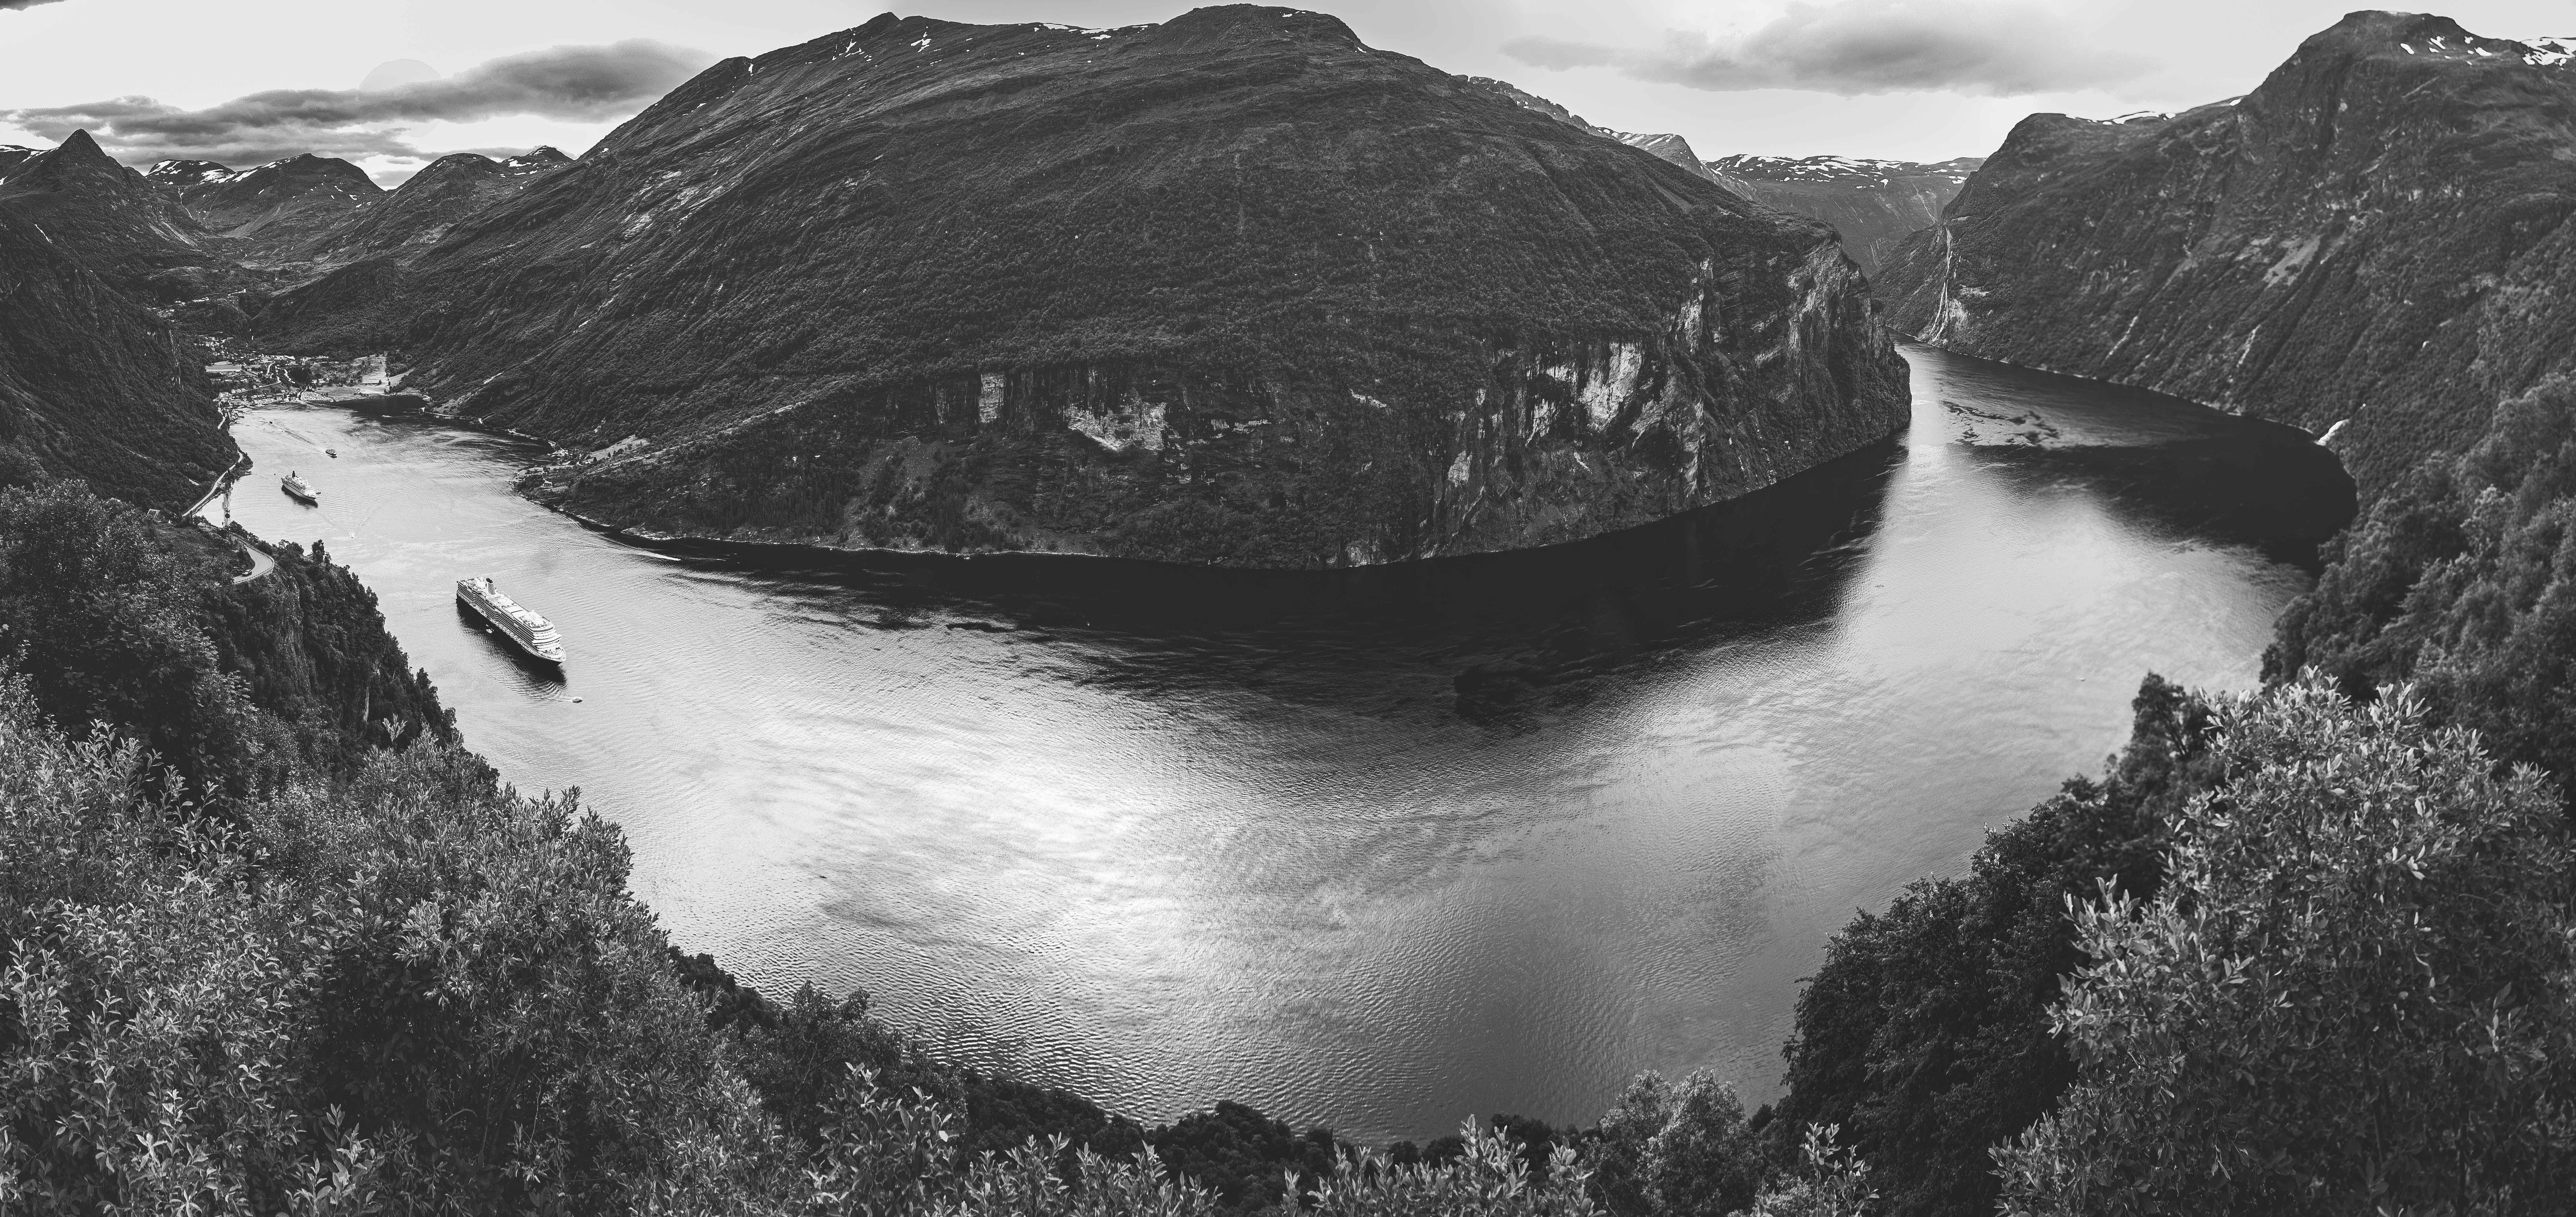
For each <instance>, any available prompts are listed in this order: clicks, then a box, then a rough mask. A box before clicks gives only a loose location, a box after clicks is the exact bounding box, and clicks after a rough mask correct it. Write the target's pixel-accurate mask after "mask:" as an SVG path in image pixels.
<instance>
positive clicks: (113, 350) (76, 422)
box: [0, 204, 237, 508]
mask: <svg viewBox="0 0 2576 1217" xmlns="http://www.w3.org/2000/svg"><path fill="white" fill-rule="evenodd" d="M221 424H222V418H221V416H220V415H219V414H218V413H217V412H216V410H215V405H214V401H213V399H212V397H211V396H210V394H209V393H208V391H207V386H206V383H205V374H204V372H203V370H202V368H201V366H200V365H199V364H198V362H197V360H196V352H195V349H194V348H193V346H191V345H189V344H187V343H185V342H184V341H183V340H181V339H180V338H179V337H178V336H177V335H176V334H174V333H172V332H171V330H170V329H169V328H168V327H167V326H166V325H163V324H162V323H161V322H160V321H159V320H158V319H157V318H155V317H154V316H153V315H152V314H151V313H150V312H148V311H147V310H145V309H144V308H143V307H142V306H141V305H139V304H137V303H135V302H134V301H133V300H131V299H129V298H128V297H127V296H126V295H125V294H124V293H122V292H120V291H119V290H117V288H116V287H115V286H114V285H113V283H112V282H111V281H110V279H109V278H108V277H107V276H105V275H102V274H99V273H97V272H95V271H92V270H90V269H88V268H86V267H84V266H82V265H81V264H80V263H79V262H78V261H77V260H76V259H74V258H73V257H72V256H70V254H69V253H68V252H67V251H66V250H65V249H64V247H63V244H62V243H61V242H58V241H56V240H55V239H54V238H53V237H52V236H51V235H50V234H49V231H48V229H47V228H46V227H44V226H40V225H38V224H37V223H35V222H33V221H31V220H28V219H26V218H24V217H21V216H19V215H16V214H14V213H13V211H12V210H11V209H10V208H9V207H8V206H7V205H5V204H0V481H10V480H19V479H21V478H23V477H24V475H26V474H27V473H28V472H29V470H28V469H27V466H29V465H32V466H34V467H35V469H37V470H41V471H42V472H43V473H45V474H48V475H51V476H55V477H77V478H83V479H86V480H87V481H88V482H89V483H90V485H91V486H93V487H94V488H96V489H97V490H98V492H99V493H101V494H108V495H114V496H115V497H118V498H121V499H126V500H128V501H131V502H135V503H142V504H147V505H151V506H158V507H163V508H178V507H185V506H187V505H188V504H189V503H190V502H191V501H192V500H193V499H194V498H195V497H196V495H197V492H198V491H199V490H201V489H203V488H204V487H205V486H206V485H207V484H208V483H209V482H210V481H211V480H212V479H213V478H214V477H215V476H216V475H217V474H219V473H221V472H223V471H224V470H225V469H227V468H229V467H230V466H231V465H232V463H233V461H234V459H235V457H236V455H237V453H236V452H235V450H234V448H233V445H232V440H231V439H230V438H229V437H228V436H226V435H225V434H224V433H223V431H222V428H221Z"/></svg>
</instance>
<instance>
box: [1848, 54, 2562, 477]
mask: <svg viewBox="0 0 2576 1217" xmlns="http://www.w3.org/2000/svg"><path fill="white" fill-rule="evenodd" d="M2567 58H2568V57H2567V56H2566V55H2565V54H2563V53H2561V52H2559V51H2557V50H2555V49H2554V48H2550V47H2535V46H2532V45H2528V44H2525V43H2520V42H2513V41H2508V40H2503V39H2495V38H2483V37H2479V36H2476V35H2473V34H2470V33H2469V32H2467V31H2466V30H2463V29H2461V28H2460V26H2459V25H2457V24H2456V23H2454V22H2452V21H2450V20H2449V19H2447V18H2442V17H2433V16H2420V15H2410V14H2395V13H2355V14H2353V15H2351V16H2349V17H2346V18H2345V19H2344V20H2343V21H2342V22H2340V23H2338V24H2337V25H2335V26H2334V27H2333V28H2332V29H2329V30H2327V31H2325V32H2323V33H2321V34H2318V35H2316V36H2315V37H2313V38H2310V39H2308V40H2307V41H2306V43H2304V44H2303V45H2301V46H2300V47H2299V49H2298V51H2297V53H2296V54H2294V55H2292V56H2291V57H2290V59H2289V60H2288V62H2286V63H2284V64H2282V65H2281V67H2280V68H2278V69H2277V70H2275V71H2274V72H2273V73H2272V74H2271V75H2270V76H2269V77H2268V78H2266V79H2265V80H2264V81H2263V83H2262V85H2261V87H2259V88H2257V89H2255V90H2254V92H2252V93H2250V94H2248V95H2246V96H2245V97H2243V98H2240V99H2237V100H2234V101H2227V102H2219V103H2216V104H2213V105H2208V106H2203V107H2200V108H2199V109H2195V110H2191V111H2188V112H2185V113H2182V114H2179V115H2175V116H2173V117H2171V118H2165V117H2162V116H2151V117H2145V118H2139V119H2134V120H2130V121H2126V122H2110V123H2102V122H2087V121H2084V120H2080V119H2071V118H2067V117H2065V116H2063V115H2038V116H2034V117H2032V118H2030V119H2027V120H2025V121H2023V122H2022V124H2021V125H2020V126H2018V127H2016V128H2015V129H2014V130H2013V132H2012V134H2011V135H2010V136H2009V137H2008V138H2007V139H2006V140H2005V143H2004V146H2003V147H2002V148H2001V149H1999V150H1998V151H1997V152H1996V153H1995V155H1994V156H1993V157H1992V158H1990V159H1989V160H1988V161H1987V163H1986V165H1985V166H1984V168H1982V169H1980V170H1979V171H1978V172H1977V174H1976V175H1975V177H1974V178H1972V179H1971V180H1970V181H1969V183H1968V185H1967V187H1966V188H1965V189H1964V190H1962V191H1961V192H1960V194H1959V196H1958V197H1957V198H1956V199H1954V200H1952V201H1951V203H1950V205H1949V207H1948V209H1947V211H1946V213H1945V215H1944V217H1943V219H1942V222H1941V223H1940V224H1939V225H1938V226H1936V227H1935V228H1933V229H1930V230H1927V231H1926V232H1924V233H1921V234H1918V235H1917V236H1916V237H1914V238H1911V239H1909V240H1908V242H1907V243H1906V244H1905V246H1904V248H1903V249H1902V251H1901V252H1900V254H1899V255H1898V257H1896V258H1895V259H1893V260H1892V261H1891V263H1890V265H1889V266H1888V268H1887V269H1886V270H1885V271H1884V272H1883V273H1882V275H1881V276H1880V277H1879V280H1878V284H1879V287H1880V291H1881V295H1882V297H1883V298H1885V299H1887V300H1889V301H1891V302H1892V308H1893V314H1892V316H1893V319H1894V321H1895V322H1896V323H1897V324H1898V325H1899V326H1901V327H1902V328H1904V329H1905V330H1907V331H1909V332H1912V333H1915V334H1918V335H1920V336H1921V337H1922V338H1923V339H1924V340H1925V341H1928V342H1932V343H1935V344H1937V345H1940V346H1944V347H1948V348H1950V349H1953V350H1958V351H1963V352H1966V353H1969V354H1973V355H1979V356H1984V357H1987V358H1992V359H2001V360H2007V361H2010V362H2014V363H2020V364H2025V365H2028V366H2033V367H2040V368H2046V369H2048V370H2051V371H2056V372H2066V373H2072V374H2075V375H2080V376H2089V377H2096V378H2100V379H2105V380H2113V381H2118V382H2121V383H2125V384H2133V385H2140V386H2144V387H2147V388H2152V389H2156V390H2159V391H2162V392H2166V393H2171V394H2175V395H2178V396H2182V397H2187V398H2191V399H2194V400H2197V401H2201V402H2205V403H2208V404H2211V405H2214V406H2218V407H2221V408H2224V409H2229V410H2237V411H2242V412H2245V413H2248V414H2254V415H2258V416H2262V417H2266V418H2272V419H2276V420H2280V421H2284V422H2289V423H2293V424H2296V425H2298V426H2301V427H2305V428H2307V429H2308V430H2309V431H2310V432H2311V433H2312V434H2318V435H2324V434H2327V433H2328V432H2329V431H2331V432H2332V435H2333V438H2332V440H2331V441H2330V444H2331V446H2332V447H2333V448H2334V449H2335V451H2336V452H2337V453H2338V454H2339V455H2341V456H2342V457H2343V459H2344V461H2345V463H2346V465H2347V466H2348V467H2349V468H2350V469H2351V470H2352V472H2353V474H2354V477H2355V479H2356V481H2357V482H2358V483H2359V484H2360V486H2361V488H2362V493H2363V494H2364V496H2365V497H2366V498H2367V497H2371V496H2375V495H2376V494H2378V493H2380V492H2382V491H2384V490H2385V489H2386V488H2387V487H2388V486H2389V485H2391V484H2392V483H2393V482H2394V481H2395V480H2396V478H2397V476H2398V475H2399V474H2400V473H2401V472H2402V471H2403V470H2405V469H2406V468H2408V467H2410V466H2412V465H2413V464H2415V463H2416V462H2417V461H2419V460H2421V459H2422V458H2423V457H2424V456H2426V455H2427V454H2429V453H2434V452H2443V451H2451V450H2456V449H2458V448H2459V447H2461V446H2463V445H2465V444H2467V443H2468V442H2470V441H2471V440H2473V439H2475V438H2476V437H2477V436H2478V435H2480V434H2481V433H2482V432H2483V431H2484V429H2485V424H2486V418H2487V415H2488V412H2489V410H2490V409H2491V408H2492V406H2493V404H2494V403H2495V402H2496V401H2498V400H2501V399H2504V398H2508V397H2511V396H2514V395H2516V394H2519V393H2521V392H2522V391H2524V390H2526V389H2528V388H2529V387H2530V386H2532V385H2533V384H2535V383H2537V382H2538V381H2539V380H2540V379H2541V378H2543V377H2545V376H2546V375H2548V374H2549V373H2551V372H2553V371H2559V370H2565V369H2567V368H2569V366H2570V365H2571V364H2576V300H2571V298H2570V294H2569V292H2570V289H2569V286H2568V285H2569V284H2570V283H2571V282H2576V228H2571V227H2570V226H2569V224H2568V223H2567V220H2568V217H2569V216H2570V214H2571V213H2576V156H2571V155H2570V152H2569V149H2570V148H2571V147H2576V68H2571V67H2570V66H2569V65H2568V63H2567Z"/></svg>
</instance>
